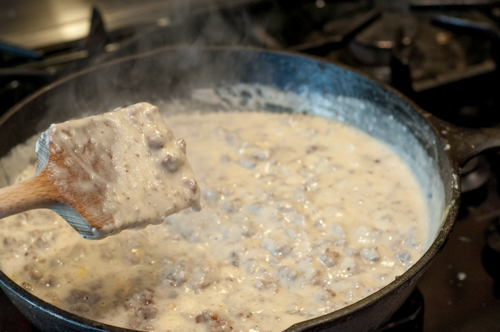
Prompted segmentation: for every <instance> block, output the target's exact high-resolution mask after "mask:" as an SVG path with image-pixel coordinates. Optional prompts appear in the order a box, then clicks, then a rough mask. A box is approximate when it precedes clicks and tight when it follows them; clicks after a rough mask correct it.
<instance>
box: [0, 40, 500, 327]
mask: <svg viewBox="0 0 500 332" xmlns="http://www.w3.org/2000/svg"><path fill="white" fill-rule="evenodd" d="M240 83H245V84H250V85H255V84H260V85H263V86H269V87H272V88H273V89H276V90H281V91H285V92H294V93H297V94H300V95H302V96H303V97H304V98H305V99H306V100H308V102H309V104H310V107H309V106H307V105H308V103H305V104H302V106H300V107H299V108H300V109H294V105H293V103H291V104H290V103H286V102H285V105H283V103H281V104H280V103H279V102H277V101H276V100H272V99H270V100H266V97H265V96H262V95H260V96H253V97H255V98H257V99H259V100H260V108H263V109H266V110H269V111H300V112H310V113H321V114H322V115H325V116H331V117H335V118H338V119H339V120H341V121H345V122H347V123H349V124H351V125H353V126H356V127H358V128H359V129H361V130H363V131H366V132H368V133H369V134H371V135H373V136H375V137H377V138H379V139H380V140H382V141H384V142H386V143H387V144H389V145H391V146H392V147H393V148H394V149H395V150H396V151H397V152H398V153H400V154H401V156H402V157H403V159H404V160H405V161H406V162H407V163H408V164H409V165H411V166H412V168H413V171H414V172H415V174H416V176H417V177H418V179H419V180H420V182H421V183H422V188H423V191H424V193H425V195H426V196H427V201H428V202H427V205H428V209H429V211H430V216H431V222H430V230H429V237H430V241H429V244H428V247H429V249H428V250H427V252H426V253H425V254H424V256H423V257H422V258H421V259H420V260H419V261H418V262H417V263H416V264H415V265H414V266H413V267H412V268H410V269H409V270H408V271H407V272H406V273H404V274H403V275H402V276H400V277H399V278H397V279H396V280H394V281H393V282H392V283H390V284H389V285H388V286H386V287H384V288H383V289H381V290H380V291H378V292H376V293H374V294H372V295H370V296H368V297H367V298H365V299H363V300H362V301H359V302H357V303H355V304H353V305H351V306H348V307H346V308H344V309H342V310H338V311H335V312H333V313H331V314H327V315H324V316H321V317H319V318H316V319H312V320H309V321H305V322H302V323H299V324H296V325H294V326H292V327H290V328H289V329H287V331H290V332H291V331H327V330H328V331H369V330H373V329H374V328H376V327H377V326H380V325H381V324H382V323H383V322H384V321H385V320H387V319H388V318H389V317H390V316H391V315H392V314H393V313H394V312H395V311H396V310H397V308H398V307H399V306H400V305H401V304H402V303H403V302H404V301H405V299H406V298H407V297H408V296H409V294H410V293H411V291H412V290H413V289H414V287H415V286H416V283H417V281H418V279H419V278H420V277H421V276H422V274H423V273H424V271H425V270H426V269H427V267H428V266H429V264H430V263H431V261H432V259H433V258H434V256H435V255H436V254H437V252H438V251H439V250H440V249H441V248H442V247H443V245H444V244H445V242H446V239H447V237H448V235H449V232H450V230H451V228H452V225H453V222H454V219H455V217H456V214H457V210H458V205H459V196H460V183H459V170H460V166H461V165H463V164H464V163H465V161H467V160H468V159H469V158H470V157H471V156H473V155H475V154H477V153H479V152H481V151H482V150H485V149H487V148H490V147H494V146H500V134H498V133H497V132H495V130H481V131H474V130H466V129H459V128H456V127H452V126H450V125H448V124H445V123H443V122H441V121H439V120H437V119H435V118H434V117H432V116H431V115H429V114H427V113H425V112H424V111H422V110H421V109H419V108H418V107H417V106H416V105H415V104H413V103H412V102H411V101H409V100H407V99H406V98H405V97H403V96H402V95H400V94H399V93H397V92H396V91H394V90H392V89H390V88H388V87H385V86H382V85H380V84H378V83H375V82H373V81H371V80H369V79H367V78H366V77H364V76H362V75H360V74H357V73H355V72H353V71H350V70H347V69H345V68H343V67H340V66H337V65H334V64H331V63H327V62H324V61H321V60H318V59H314V58H310V57H305V56H299V55H294V54H287V53H277V52H268V51H261V50H254V49H235V48H204V49H194V48H175V47H167V48H162V49H158V50H155V51H151V52H148V53H145V54H141V55H138V56H132V57H129V58H125V59H121V60H118V61H115V62H110V63H107V64H104V65H101V66H98V67H95V68H92V69H89V70H85V71H83V72H81V73H78V74H75V75H73V76H70V77H68V78H66V79H64V80H61V81H59V82H56V83H54V84H52V85H50V86H48V87H46V88H44V89H42V90H41V91H39V92H37V93H35V94H34V95H32V96H30V97H29V98H27V99H26V100H24V101H22V102H21V103H19V104H18V105H16V106H15V107H14V108H12V109H11V110H10V111H9V112H8V113H7V114H5V115H4V116H3V117H1V118H0V156H5V155H6V154H8V152H9V150H10V149H11V148H12V147H14V146H15V145H17V144H19V143H23V142H24V141H25V140H26V139H27V138H29V137H31V136H32V135H35V134H37V133H39V132H40V131H42V130H45V129H46V128H47V127H48V126H49V125H50V124H51V123H54V122H61V121H64V120H68V119H70V118H74V117H81V116H83V115H85V116H86V115H89V113H88V112H89V110H92V112H94V113H101V112H104V111H109V110H112V109H114V108H116V107H118V106H125V105H129V104H133V103H136V102H140V101H148V102H151V103H153V104H155V103H162V102H163V101H165V100H167V101H168V100H171V99H175V98H181V99H182V98H184V99H189V98H191V95H192V91H193V90H194V89H199V88H207V87H212V88H213V87H217V88H221V89H226V88H228V87H231V86H234V85H236V84H240ZM257 94H259V93H257ZM250 95H251V93H250ZM240 97H241V96H240ZM243 97H245V96H243ZM246 97H248V96H246ZM253 97H252V96H250V97H248V98H253ZM243 99H244V98H243ZM318 100H321V102H318ZM329 101H330V102H329ZM336 103H340V104H342V105H343V106H342V107H337V106H336ZM304 105H305V106H304ZM297 107H298V106H297ZM0 286H1V287H2V289H3V290H4V291H5V293H6V294H7V296H8V297H9V298H10V299H11V300H12V302H13V303H14V304H15V305H16V306H17V307H18V308H19V309H20V310H21V312H22V313H23V314H24V315H26V317H27V318H28V319H29V320H30V321H31V322H32V323H33V324H35V325H36V326H37V327H38V328H39V329H41V330H43V331H61V332H62V331H64V332H68V331H116V332H118V331H119V332H124V331H130V330H126V329H122V328H116V327H112V326H108V325H105V324H101V323H97V322H94V321H91V320H88V319H84V318H81V317H78V316H75V315H73V314H70V313H67V312H65V311H63V310H60V309H58V308H56V307H54V306H52V305H50V304H48V303H46V302H44V301H42V300H40V299H38V298H36V297H35V296H33V295H31V294H30V293H29V292H27V291H26V290H24V289H23V288H22V287H20V286H18V285H17V284H15V283H14V282H13V281H11V280H10V279H9V278H7V277H6V276H5V275H4V274H3V273H1V272H0Z"/></svg>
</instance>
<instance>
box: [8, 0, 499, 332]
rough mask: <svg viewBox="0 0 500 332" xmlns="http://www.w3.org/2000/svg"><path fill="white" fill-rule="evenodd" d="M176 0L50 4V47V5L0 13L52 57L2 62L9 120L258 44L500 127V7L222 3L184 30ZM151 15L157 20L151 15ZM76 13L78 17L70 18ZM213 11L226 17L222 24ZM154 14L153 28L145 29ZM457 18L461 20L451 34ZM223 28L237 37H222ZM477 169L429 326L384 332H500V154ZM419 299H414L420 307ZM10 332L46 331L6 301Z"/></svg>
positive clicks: (424, 283)
mask: <svg viewBox="0 0 500 332" xmlns="http://www.w3.org/2000/svg"><path fill="white" fill-rule="evenodd" d="M1 2H2V1H1V0H0V5H1ZM173 2H174V1H160V0H158V1H153V0H152V1H146V2H143V3H142V7H141V2H139V1H103V2H102V3H101V7H102V8H103V9H104V10H103V13H102V15H100V16H99V15H98V16H97V17H95V15H94V16H92V15H91V14H90V12H89V11H90V8H91V4H92V2H89V1H80V2H78V3H79V5H80V7H81V8H80V7H78V6H77V7H74V8H70V9H65V8H66V7H67V6H66V5H62V4H58V5H57V4H56V1H48V2H47V3H50V6H48V7H44V8H43V12H45V11H47V10H49V9H51V10H52V14H51V15H56V14H57V15H59V16H58V17H59V19H60V20H58V21H56V22H54V24H53V26H51V25H50V24H48V25H47V24H46V21H44V22H45V23H43V24H42V25H43V26H44V29H41V30H42V31H44V33H45V36H46V37H47V38H46V39H44V40H43V43H41V44H39V45H38V46H39V47H38V46H36V45H35V44H30V43H29V40H30V39H32V38H34V36H35V37H36V36H37V34H33V33H30V29H31V28H29V27H30V26H31V25H30V24H33V23H36V21H31V22H30V21H29V15H34V14H33V13H34V12H36V7H37V6H40V4H38V2H37V4H36V5H32V7H30V6H29V1H27V2H26V4H25V5H26V6H27V7H23V8H22V10H21V9H19V8H20V7H19V6H20V2H19V3H18V2H8V1H7V3H8V5H9V6H6V7H4V8H7V7H8V8H9V10H5V11H0V18H1V17H3V16H5V15H7V16H8V18H9V20H10V21H12V22H16V24H18V25H15V26H10V27H7V28H5V27H6V21H2V20H0V39H2V38H1V37H4V36H9V35H10V36H15V35H16V34H17V35H18V36H21V35H22V36H23V38H24V39H23V38H20V39H19V41H23V40H24V41H25V42H21V43H20V44H21V45H20V46H25V47H37V48H36V49H35V50H36V51H38V52H39V54H41V59H33V58H28V59H26V58H22V59H17V58H15V57H13V56H12V54H7V55H5V54H4V55H3V56H2V52H1V47H0V112H2V113H3V112H4V111H5V110H6V109H7V108H8V107H10V106H12V105H13V104H14V103H15V102H17V101H19V100H20V99H22V98H23V97H24V96H26V95H28V94H29V93H31V92H33V91H35V90H36V89H38V88H40V87H42V86H43V85H45V84H47V83H49V82H51V81H53V80H55V79H57V78H60V77H64V76H65V75H67V74H68V73H71V72H74V71H76V70H78V69H81V68H84V67H87V66H90V65H95V64H99V63H103V62H106V61H109V60H112V59H115V58H118V57H121V56H125V55H129V54H134V53H139V52H143V51H145V50H148V49H151V48H155V47H160V46H162V45H166V44H176V43H179V42H183V43H196V44H197V45H235V44H237V45H251V46H258V47H263V48H267V49H279V50H285V51H286V50H289V51H300V52H305V53H309V54H313V55H316V56H321V57H324V58H325V59H327V60H331V61H337V62H341V63H344V64H347V65H349V66H353V67H355V68H357V69H358V70H361V71H363V72H365V73H366V74H367V75H369V76H372V77H373V78H375V79H377V80H379V81H382V82H384V83H387V84H392V85H393V86H395V87H396V88H398V89H399V90H400V91H402V92H404V93H405V94H407V95H408V96H409V97H410V98H412V99H413V100H414V101H415V102H416V103H417V104H419V105H420V106H421V107H423V108H424V109H425V110H427V111H430V112H432V113H434V114H436V115H437V116H439V117H441V118H443V119H445V120H448V121H450V122H452V123H455V124H459V125H466V126H470V127H481V126H498V125H499V123H500V112H498V110H499V109H500V94H498V93H497V90H498V89H497V87H498V82H500V75H499V74H498V70H497V65H496V64H497V62H498V60H499V59H500V57H498V54H497V52H498V49H500V48H498V45H497V44H498V43H499V40H500V38H498V31H500V30H498V26H499V23H500V5H499V4H498V2H497V1H473V0H456V1H450V0H446V1H440V0H426V1H421V0H419V1H416V0H414V1H404V0H399V1H394V0H373V1H372V0H356V1H354V0H343V1H326V0H315V1H295V0H293V1H292V0H290V1H279V0H277V1H266V0H262V1H244V0H241V1H236V2H233V3H232V4H231V6H229V5H228V3H226V2H224V1H215V2H213V3H212V4H215V3H217V6H212V9H210V6H208V7H207V8H209V9H206V8H205V9H204V10H199V11H196V14H193V15H186V16H185V18H184V19H183V20H182V21H183V22H181V23H178V22H177V23H176V22H175V20H174V19H171V18H170V16H171V15H170V14H171V11H169V8H171V6H172V3H173ZM202 3H203V4H206V3H208V1H201V0H200V1H197V2H196V1H194V2H192V3H191V4H192V5H193V6H191V9H192V8H194V7H196V6H194V5H197V6H198V7H199V8H201V7H202V5H201V4H202ZM162 4H163V5H162ZM51 6H52V7H51ZM49 7H50V8H49ZM30 8H31V10H32V11H30V10H28V9H30ZM68 8H69V7H68ZM76 8H80V11H77V10H76ZM82 8H83V11H82ZM185 8H187V7H184V9H185ZM214 8H216V9H214ZM152 9H153V11H154V12H155V15H153V16H151V15H150V16H148V14H147V13H148V11H151V10H152ZM160 9H161V10H160ZM65 10H71V13H70V12H68V14H67V15H66V16H65V12H64V11H65ZM207 10H208V12H207ZM210 10H215V12H216V14H215V16H211V13H212V12H210ZM134 12H138V13H139V12H140V13H141V15H137V17H136V18H137V20H135V21H133V22H132V23H133V24H132V25H134V26H135V28H137V27H141V28H140V29H139V30H134V29H130V26H127V24H126V23H127V17H128V16H127V15H129V14H130V13H134ZM207 13H208V14H207ZM143 14H144V15H145V16H146V17H148V19H144V20H142V21H141V20H140V18H141V17H143ZM113 15H114V16H113ZM169 15H170V16H169ZM91 16H92V17H93V19H92V22H93V23H91V22H89V18H90V17H91ZM71 17H72V18H73V20H69V19H68V18H71ZM214 17H216V18H217V19H214ZM450 17H451V18H459V19H461V20H462V21H459V22H458V23H457V22H453V24H450V22H449V21H447V19H448V18H450ZM23 22H24V23H26V22H29V23H30V24H25V25H23ZM82 22H84V23H82ZM221 22H222V23H221ZM242 22H244V24H243V23H242ZM77 23H78V24H84V27H85V28H82V26H80V29H83V30H81V31H88V30H89V29H90V27H91V26H92V27H93V29H92V31H94V32H96V31H97V33H96V35H94V36H92V37H85V34H83V33H82V32H81V31H80V30H78V31H80V32H79V33H80V34H79V35H73V36H72V37H71V38H70V37H68V38H65V39H61V40H58V41H57V42H54V40H56V39H57V38H56V37H58V35H57V34H52V35H51V33H50V32H48V31H52V30H54V29H56V28H57V29H59V30H58V31H64V28H61V27H71V26H72V25H74V26H76V25H78V24H77ZM40 24H41V23H40ZM75 24H76V25H75ZM221 26H222V27H224V28H225V30H227V31H230V34H228V35H220V34H218V33H214V29H215V28H220V27H221ZM290 27H294V28H293V29H291V28H290ZM9 29H10V30H9ZM51 29H52V30H51ZM68 29H69V28H68ZM54 31H55V30H54ZM103 33H104V34H105V36H103V35H102V34H103ZM492 36H493V37H492ZM495 36H496V37H495ZM4 39H5V40H7V41H10V42H12V41H15V38H14V39H9V38H4ZM51 41H52V43H55V44H54V45H51V44H50V43H51ZM40 42H42V41H40ZM42 44H43V45H42ZM33 45H35V46H33ZM5 69H8V70H10V71H5ZM476 161H477V160H476ZM477 164H478V165H475V166H474V167H471V171H470V173H468V174H466V175H465V177H464V179H463V181H464V182H463V183H464V184H465V183H467V185H466V186H465V185H464V187H467V192H466V193H464V195H463V199H462V205H461V212H460V215H459V218H458V220H457V221H456V224H455V226H454V230H453V232H452V234H451V236H450V238H449V240H448V242H447V244H446V246H445V247H444V249H443V250H442V252H440V253H439V254H438V255H437V257H436V259H435V261H434V263H433V264H432V265H431V267H430V268H429V270H428V271H427V272H426V274H425V275H424V276H423V278H422V279H421V280H420V282H419V283H418V290H419V292H420V293H421V294H422V295H423V299H424V300H423V308H424V314H423V316H424V322H423V327H422V324H421V323H419V322H418V321H416V322H415V323H414V324H413V327H408V326H406V325H405V326H404V327H401V328H400V329H399V330H398V329H392V330H390V329H388V326H386V327H384V328H383V331H425V332H441V331H464V332H469V331H470V332H472V331H500V285H499V284H498V282H497V283H495V279H494V278H493V277H492V275H494V276H496V278H497V279H498V280H500V276H499V275H500V272H497V271H498V270H499V269H500V268H497V266H498V267H500V255H498V254H495V253H492V252H491V250H489V249H488V248H487V247H485V244H486V240H485V230H486V229H487V228H488V227H491V225H494V224H495V223H497V222H498V218H499V217H500V198H499V192H500V191H499V189H498V188H499V186H498V184H499V183H500V155H499V154H498V153H497V152H488V153H487V154H486V155H485V156H484V157H483V158H480V160H479V161H477ZM499 229H500V226H499ZM420 293H416V294H414V295H412V299H413V300H415V301H419V300H418V299H419V298H420V295H419V294H420ZM0 331H2V332H3V331H9V332H25V331H26V332H27V331H38V330H37V329H36V328H34V327H32V326H31V325H30V324H29V323H28V321H27V320H26V319H25V318H24V317H23V316H22V315H21V314H20V313H19V312H18V311H17V309H15V307H13V305H12V304H11V303H10V302H9V301H8V299H7V298H6V297H5V295H4V294H3V293H1V292H0Z"/></svg>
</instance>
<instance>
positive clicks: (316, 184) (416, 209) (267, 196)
mask: <svg viewBox="0 0 500 332" xmlns="http://www.w3.org/2000/svg"><path fill="white" fill-rule="evenodd" d="M166 121H167V122H168V123H169V125H170V127H171V128H173V130H174V132H175V135H176V136H178V137H183V138H184V139H185V140H186V141H187V142H188V143H189V147H190V149H189V150H188V158H189V160H190V162H191V165H192V167H193V170H194V173H195V174H196V176H197V179H198V181H199V184H200V188H201V191H202V196H201V205H202V210H201V212H191V211H182V212H180V213H179V214H176V215H172V216H169V217H167V218H166V220H165V222H164V223H163V224H161V225H155V226H150V227H147V228H146V229H143V230H140V231H137V232H135V233H133V232H129V231H125V232H122V233H120V234H118V235H116V236H112V237H109V238H106V239H104V240H101V241H97V242H94V241H86V240H84V239H81V238H80V237H79V236H78V234H76V233H75V232H74V231H73V230H72V229H71V227H70V226H68V225H67V224H65V222H64V221H62V220H61V219H59V217H58V216H57V215H55V214H53V213H52V212H50V211H42V210H40V211H33V212H30V213H24V214H21V215H18V216H14V217H12V218H10V219H9V220H2V221H0V230H1V231H0V236H1V237H2V238H3V240H2V242H1V244H0V248H1V250H0V262H1V267H2V270H3V271H5V272H6V273H7V274H8V275H9V276H10V277H11V278H12V279H13V280H15V281H16V282H17V283H19V284H21V285H22V286H23V287H25V288H26V289H28V290H30V291H31V292H33V293H34V294H36V295H37V296H39V297H42V298H44V299H46V300H47V301H49V302H51V303H53V304H55V305H56V306H59V307H61V308H64V309H66V310H69V311H71V312H74V313H77V314H79V315H82V316H85V317H90V318H92V319H96V320H100V321H103V322H106V323H108V324H111V325H118V326H124V327H128V328H134V329H140V330H154V331H213V332H215V331H245V332H246V331H253V332H256V331H280V330H284V329H286V328H287V327H289V326H290V325H292V324H294V323H296V322H300V321H303V320H307V319H310V318H313V317H316V316H319V315H322V314H325V313H328V312H331V311H333V310H338V309H340V308H343V307H345V306H347V305H349V304H351V303H354V302H356V301H358V300H360V299H362V298H364V297H366V296H367V295H369V294H372V293H373V292H375V291H377V290H378V289H380V288H381V287H383V286H385V285H387V284H388V283H390V282H391V281H393V280H394V278H396V277H397V276H398V275H400V274H402V273H404V271H406V270H407V269H408V268H409V267H410V266H411V265H412V264H413V263H414V262H415V261H416V260H417V259H418V258H419V257H420V256H421V255H422V253H423V250H424V249H425V248H423V242H424V240H425V239H424V234H426V228H427V213H426V210H425V204H424V199H423V197H422V194H421V192H420V189H419V186H418V184H417V183H416V181H415V179H414V177H413V175H412V174H411V172H410V170H409V169H408V168H407V167H406V165H404V164H403V163H402V161H401V160H400V159H399V157H398V156H396V155H395V154H394V153H392V152H391V151H390V150H389V149H388V148H386V147H385V146H383V145H382V144H380V143H379V142H377V141H375V140H374V139H372V138H369V137H368V136H366V135H365V134H363V133H360V132H358V131H356V130H354V129H352V128H349V127H346V126H345V125H343V124H339V123H336V122H332V121H329V120H326V119H324V118H320V117H312V116H305V115H290V114H270V113H236V112H235V113H232V112H221V113H211V114H202V115H197V114H192V115H176V116H170V117H168V119H166ZM23 176H27V175H26V174H24V175H23Z"/></svg>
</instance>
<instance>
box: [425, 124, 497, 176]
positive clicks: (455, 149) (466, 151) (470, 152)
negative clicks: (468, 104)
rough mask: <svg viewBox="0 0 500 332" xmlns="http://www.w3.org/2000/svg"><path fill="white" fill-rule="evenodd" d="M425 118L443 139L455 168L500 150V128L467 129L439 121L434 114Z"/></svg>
mask: <svg viewBox="0 0 500 332" xmlns="http://www.w3.org/2000/svg"><path fill="white" fill-rule="evenodd" d="M424 116H425V117H426V118H427V120H428V121H429V122H430V123H431V124H432V125H433V126H434V128H435V129H436V131H437V133H438V135H439V136H440V137H441V140H442V141H443V143H444V144H445V149H446V150H448V156H449V157H450V160H451V162H452V163H454V164H455V165H454V166H457V167H462V166H463V165H465V163H466V162H467V161H468V160H469V159H471V158H472V157H474V156H476V155H478V154H480V153H481V152H483V151H486V150H489V149H493V148H500V128H465V127H459V126H455V125H453V124H451V123H448V122H446V121H443V120H441V119H438V118H437V117H435V116H434V115H432V114H425V115H424Z"/></svg>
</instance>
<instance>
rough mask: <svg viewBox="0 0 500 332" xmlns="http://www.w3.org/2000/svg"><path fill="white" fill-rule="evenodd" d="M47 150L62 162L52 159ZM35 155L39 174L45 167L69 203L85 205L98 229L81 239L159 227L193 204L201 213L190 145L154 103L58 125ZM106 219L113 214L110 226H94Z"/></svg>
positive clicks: (44, 134) (41, 143) (70, 219)
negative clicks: (188, 153)
mask: <svg viewBox="0 0 500 332" xmlns="http://www.w3.org/2000/svg"><path fill="white" fill-rule="evenodd" d="M47 152H50V155H54V156H64V160H61V158H59V159H56V160H53V159H50V160H49V159H48V158H47ZM37 154H38V156H39V160H42V162H39V165H38V168H39V170H38V171H41V170H43V169H47V170H48V174H49V178H50V179H51V180H52V182H53V183H54V184H55V186H56V187H57V189H58V190H59V192H60V193H61V194H62V195H63V197H64V198H66V199H67V200H68V201H69V204H70V206H73V204H74V203H76V204H81V205H84V210H85V212H86V213H88V216H89V218H90V220H89V221H91V222H90V224H91V226H92V227H93V228H91V231H90V232H87V233H88V234H86V233H82V235H83V236H84V237H87V238H94V239H95V238H103V237H105V236H108V235H109V234H113V233H117V232H120V231H121V230H123V229H127V228H141V227H145V226H146V225H147V224H158V223H161V222H163V221H164V219H165V218H166V217H167V216H168V215H171V214H173V213H177V212H179V211H180V210H183V209H185V208H188V207H192V208H193V209H195V210H199V199H200V191H199V189H198V186H197V182H196V179H195V177H194V174H193V171H192V170H191V167H190V165H189V163H188V161H187V159H186V142H185V141H184V140H183V139H179V140H176V139H175V137H174V135H173V134H172V130H171V129H170V128H169V127H168V126H167V125H166V124H165V122H164V121H163V118H162V117H161V115H160V113H159V111H158V107H156V106H153V105H151V104H148V103H138V104H135V105H132V106H129V107H126V108H118V109H116V110H115V111H113V112H109V113H104V114H100V115H96V116H91V117H86V118H83V119H79V120H71V121H68V122H64V123H59V124H53V125H51V126H50V128H49V129H48V130H47V131H46V132H44V133H43V134H42V135H41V138H40V140H39V141H38V142H37ZM43 161H47V162H48V164H47V163H43ZM95 195H97V196H99V199H98V200H97V202H95V201H94V200H92V198H93V196H95ZM85 201H87V202H92V203H90V204H85V203H82V202H85ZM56 211H58V210H56ZM103 215H104V216H109V219H108V218H104V222H106V223H105V224H100V225H94V224H93V223H92V221H101V220H103V218H102V216H103ZM68 219H69V220H68V221H69V222H70V223H72V222H73V218H68ZM78 221H80V219H78ZM82 222H86V221H85V220H82Z"/></svg>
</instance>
